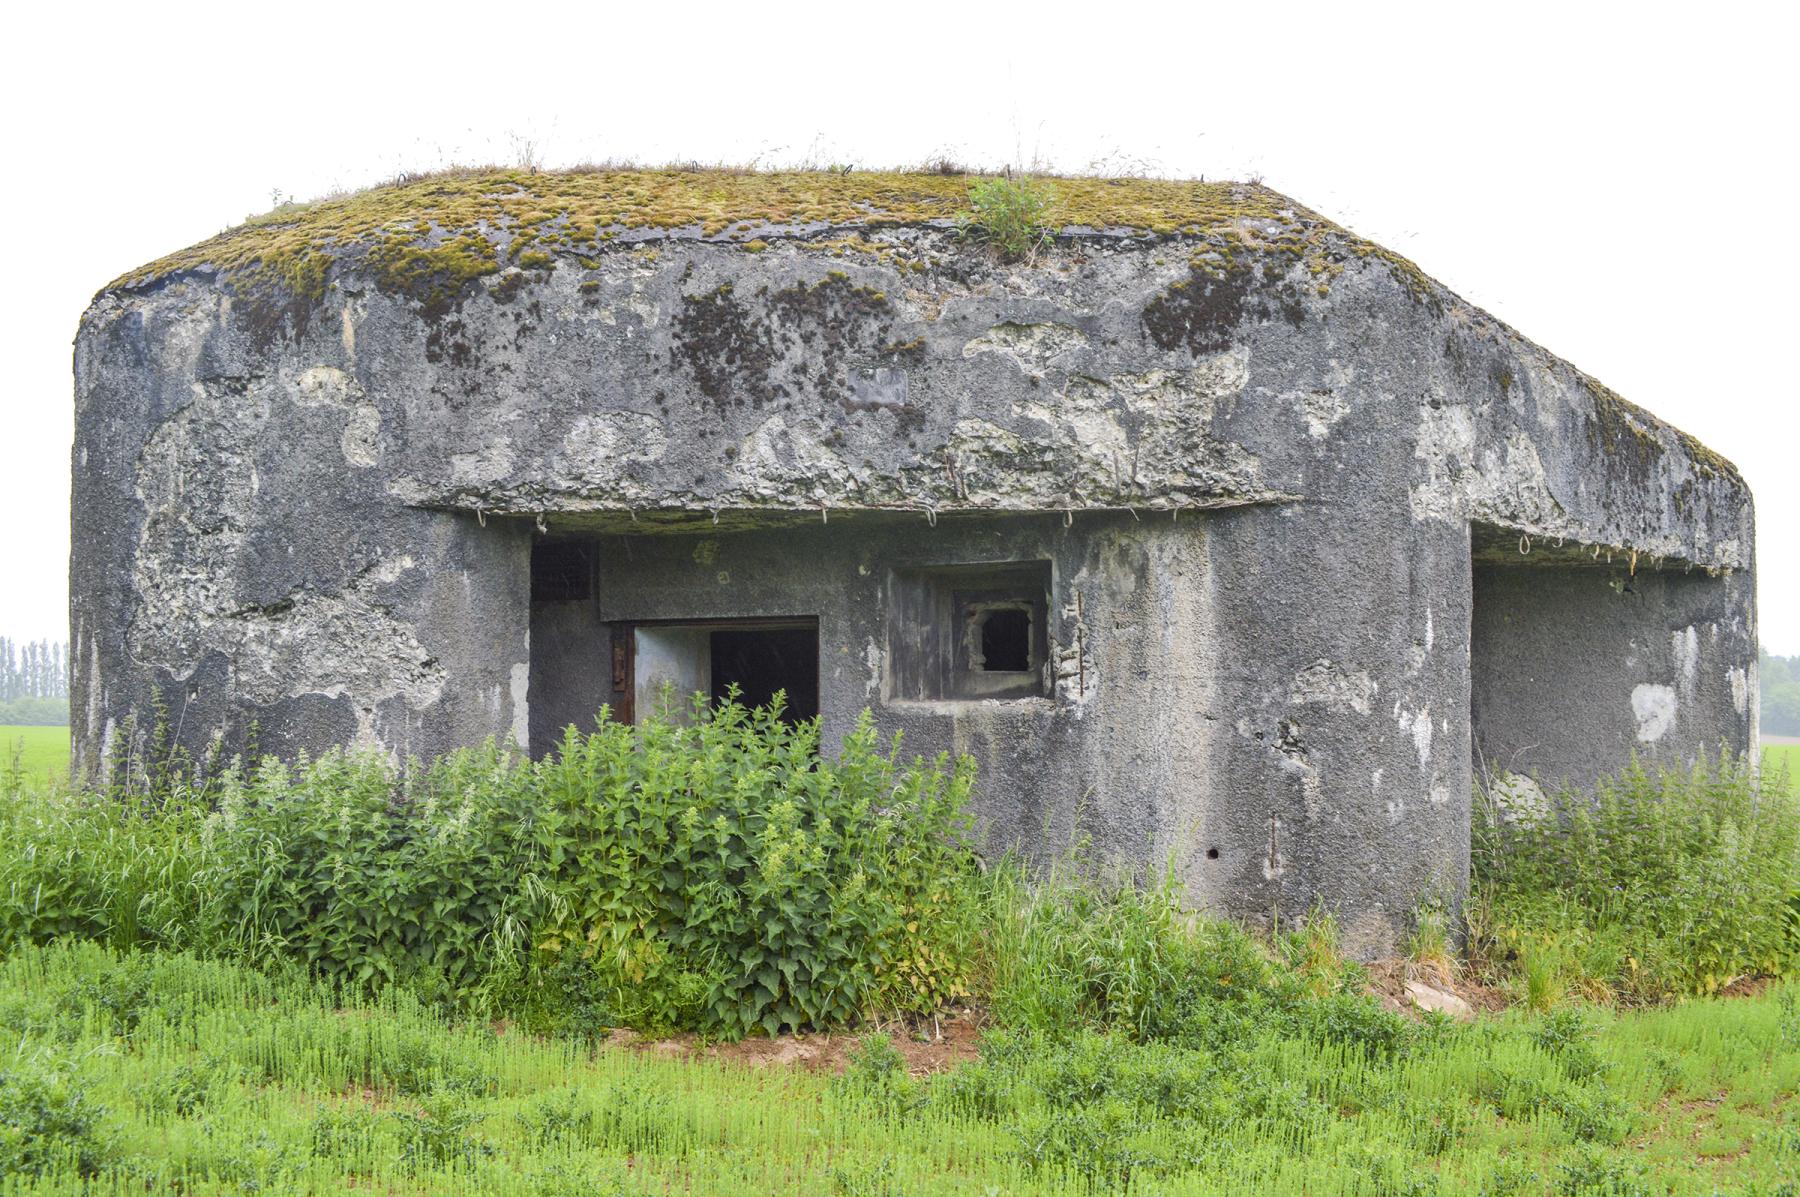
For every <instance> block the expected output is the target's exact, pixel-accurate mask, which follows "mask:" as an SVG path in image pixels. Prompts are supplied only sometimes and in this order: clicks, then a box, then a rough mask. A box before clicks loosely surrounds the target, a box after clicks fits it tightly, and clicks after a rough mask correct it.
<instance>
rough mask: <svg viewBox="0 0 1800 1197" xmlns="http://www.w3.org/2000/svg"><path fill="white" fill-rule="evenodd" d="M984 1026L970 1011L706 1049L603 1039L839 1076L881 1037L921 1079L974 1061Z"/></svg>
mask: <svg viewBox="0 0 1800 1197" xmlns="http://www.w3.org/2000/svg"><path fill="white" fill-rule="evenodd" d="M985 1021H986V1020H985V1018H984V1017H983V1014H982V1012H981V1011H979V1010H977V1009H974V1008H972V1007H971V1008H966V1009H959V1010H957V1011H954V1012H952V1013H950V1014H947V1015H943V1016H940V1017H938V1018H924V1019H896V1020H893V1021H890V1022H880V1023H872V1024H870V1025H868V1026H865V1027H863V1028H861V1029H859V1030H856V1031H837V1032H831V1033H824V1032H820V1033H817V1034H810V1035H777V1036H774V1037H773V1038H770V1037H767V1036H761V1035H758V1036H754V1037H751V1038H748V1039H743V1040H740V1041H739V1042H737V1043H719V1042H710V1043H709V1042H706V1041H705V1040H702V1039H701V1038H700V1037H699V1036H697V1035H692V1034H683V1035H675V1036H671V1037H669V1038H667V1039H648V1038H645V1037H644V1036H642V1035H639V1034H638V1033H637V1032H635V1031H628V1030H623V1029H621V1030H617V1031H614V1032H613V1033H612V1034H611V1035H610V1036H608V1038H607V1040H606V1047H607V1048H609V1049H612V1050H621V1051H634V1052H642V1053H644V1054H646V1055H656V1056H665V1057H671V1058H674V1059H682V1060H714V1061H719V1062H722V1063H728V1064H741V1065H744V1066H745V1067H749V1068H768V1067H772V1066H775V1067H783V1068H804V1069H806V1070H807V1071H808V1072H822V1073H839V1072H842V1071H843V1070H844V1068H845V1066H846V1065H847V1064H848V1063H849V1059H850V1053H851V1052H853V1051H854V1050H856V1047H857V1045H858V1044H859V1043H860V1042H861V1041H862V1039H863V1037H864V1036H865V1035H876V1034H885V1035H887V1036H888V1037H889V1038H890V1039H891V1040H892V1041H893V1044H894V1048H895V1050H896V1051H898V1052H899V1053H900V1054H901V1056H903V1057H904V1058H905V1060H906V1071H907V1072H908V1073H909V1074H911V1075H912V1076H915V1077H921V1076H930V1075H932V1074H934V1073H939V1072H948V1071H950V1070H951V1069H952V1068H955V1067H956V1066H957V1065H959V1064H965V1063H967V1062H968V1061H970V1060H973V1059H975V1057H976V1056H977V1055H978V1054H980V1053H979V1050H978V1039H979V1037H980V1034H981V1027H982V1026H983V1025H984V1023H985Z"/></svg>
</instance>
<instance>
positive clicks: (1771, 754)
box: [1763, 744, 1800, 781]
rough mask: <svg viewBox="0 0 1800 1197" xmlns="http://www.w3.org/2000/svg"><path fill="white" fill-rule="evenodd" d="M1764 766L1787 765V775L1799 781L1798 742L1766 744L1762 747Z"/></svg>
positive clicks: (1799, 754) (1799, 759)
mask: <svg viewBox="0 0 1800 1197" xmlns="http://www.w3.org/2000/svg"><path fill="white" fill-rule="evenodd" d="M1763 761H1764V765H1765V767H1766V768H1771V769H1772V768H1778V767H1780V766H1781V765H1782V764H1786V765H1787V771H1788V776H1789V777H1791V778H1793V779H1794V780H1795V781H1800V744H1768V745H1765V746H1764V747H1763Z"/></svg>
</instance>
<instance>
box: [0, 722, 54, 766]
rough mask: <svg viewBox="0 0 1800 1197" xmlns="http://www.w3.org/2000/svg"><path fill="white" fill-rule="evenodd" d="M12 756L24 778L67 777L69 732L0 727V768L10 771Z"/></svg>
mask: <svg viewBox="0 0 1800 1197" xmlns="http://www.w3.org/2000/svg"><path fill="white" fill-rule="evenodd" d="M15 756H17V758H18V761H19V768H20V769H21V770H22V771H23V772H24V773H25V775H26V776H27V777H32V778H42V777H47V776H55V777H59V778H60V777H64V776H67V774H68V772H69V729H68V728H66V727H19V726H16V725H4V726H0V769H8V768H11V767H12V763H13V758H14V757H15Z"/></svg>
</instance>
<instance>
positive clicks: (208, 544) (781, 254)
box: [70, 171, 1756, 955]
mask: <svg viewBox="0 0 1800 1197" xmlns="http://www.w3.org/2000/svg"><path fill="white" fill-rule="evenodd" d="M969 182H970V180H968V179H967V178H957V177H953V176H935V175H907V174H898V175H895V174H882V173H879V172H863V171H855V172H850V173H848V174H843V175H837V174H813V173H806V172H781V173H770V174H755V173H751V174H743V175H735V174H719V173H710V172H704V171H694V172H690V171H640V172H634V171H596V172H591V173H582V172H574V173H568V174H557V175H544V176H540V175H534V174H531V173H529V172H519V171H505V172H494V173H481V172H476V173H471V174H467V175H461V174H459V175H454V176H448V177H441V178H429V179H419V180H411V181H407V182H404V183H400V184H396V185H394V186H391V187H386V188H380V189H377V190H375V191H373V192H370V193H366V194H362V195H352V196H345V197H340V198H338V199H333V200H329V201H325V202H322V203H319V204H316V205H311V206H304V207H298V208H294V209H284V210H283V212H282V213H280V214H277V216H276V217H273V218H270V219H266V220H259V221H255V222H251V223H250V224H247V225H246V226H244V227H243V228H241V229H237V230H234V231H232V232H229V233H226V234H224V235H222V236H220V237H216V238H213V239H211V240H209V241H208V242H206V243H204V244H202V245H199V246H196V247H194V248H192V249H190V250H185V251H182V252H180V253H177V254H175V255H172V256H171V257H169V258H167V259H165V260H163V261H161V262H157V263H153V264H151V265H149V266H146V267H144V268H142V269H140V270H136V271H133V272H131V273H130V274H128V275H126V276H124V277H122V278H120V279H119V280H117V281H116V282H114V283H113V284H111V285H110V286H108V287H107V288H106V289H105V290H103V291H102V292H101V293H100V294H99V295H98V296H96V297H95V299H94V302H93V304H92V306H91V307H90V308H89V310H88V312H87V313H86V315H85V317H84V319H83V321H82V326H81V330H80V334H79V336H78V338H77V342H76V361H75V376H76V413H75V444H74V455H73V458H72V461H71V468H72V472H73V482H74V527H73V532H74V535H73V551H72V554H71V558H70V593H71V611H70V614H71V633H72V641H73V643H72V657H73V659H74V660H75V661H77V662H79V665H78V666H77V667H76V668H75V669H74V670H73V671H72V672H73V673H74V677H73V679H72V683H73V685H72V689H73V695H72V709H73V712H74V727H73V733H74V745H75V758H76V767H77V769H78V771H79V772H81V773H82V774H84V775H87V776H95V775H98V774H99V773H100V772H101V771H102V770H103V768H104V766H105V761H106V758H107V756H108V755H109V754H112V753H117V752H118V751H120V750H121V748H122V747H123V741H125V740H126V739H127V738H128V737H131V736H134V735H141V734H142V731H143V729H147V728H149V727H150V726H151V725H152V724H153V722H154V710H155V709H156V708H157V706H158V704H159V702H160V703H161V704H163V705H165V706H167V707H169V708H170V709H179V710H180V711H181V712H182V714H181V718H180V722H179V727H178V728H177V729H175V731H176V735H177V737H178V739H179V740H180V741H181V743H182V746H183V747H185V748H186V749H187V751H188V753H189V755H190V757H191V758H192V759H194V760H204V759H209V758H211V757H213V756H214V755H215V754H214V753H213V751H212V746H213V745H215V744H216V745H218V746H219V747H220V748H221V749H223V750H224V751H225V752H226V753H229V752H231V751H234V750H237V749H239V748H242V747H243V746H244V745H245V744H246V743H247V742H248V741H249V738H250V731H251V729H252V728H257V729H259V743H260V744H261V745H262V746H264V747H265V748H270V747H272V748H274V749H275V750H276V751H278V752H280V753H283V754H290V755H291V754H295V753H299V752H308V753H317V752H320V751H323V750H325V749H328V748H330V747H333V746H335V745H344V744H351V745H358V746H362V747H366V748H369V749H373V750H377V751H381V752H385V753H388V754H391V755H394V756H407V755H414V754H418V755H428V754H432V753H438V752H442V751H446V750H448V749H451V748H454V747H457V746H459V745H464V744H469V743H476V742H479V741H481V740H482V739H484V738H487V737H495V738H499V739H504V740H506V741H509V742H511V743H513V744H516V745H518V746H519V747H520V748H521V749H528V750H530V751H532V752H537V753H542V752H548V751H554V746H555V745H556V743H557V741H558V740H559V738H560V737H561V735H562V734H563V729H565V728H566V727H568V726H570V725H575V726H578V727H587V726H589V725H591V723H592V721H593V719H594V717H595V714H596V712H597V711H598V710H599V709H600V708H601V707H602V706H607V707H609V708H610V710H611V711H612V713H613V714H614V715H615V717H622V718H630V717H634V716H635V715H637V714H638V713H640V711H641V709H642V708H643V705H644V703H645V702H646V701H647V700H648V698H649V696H650V694H652V693H653V692H654V690H655V686H654V685H653V683H654V682H655V681H656V679H659V678H666V679H668V680H669V681H671V682H672V683H674V684H676V685H677V687H678V689H681V690H686V689H689V688H692V689H695V690H698V691H699V692H701V693H704V694H707V695H709V696H710V695H713V694H715V693H717V692H719V690H720V689H721V688H722V687H724V686H728V685H729V684H731V683H732V682H736V683H737V684H738V685H740V686H742V687H743V688H744V690H745V694H746V697H750V698H752V699H753V700H756V699H758V698H760V697H761V696H763V695H765V694H766V693H770V692H772V691H773V690H774V689H776V688H781V689H784V690H785V691H786V692H787V694H788V700H789V703H790V709H791V710H792V711H793V712H794V713H795V714H796V715H799V714H801V713H803V712H812V711H816V712H817V715H818V718H819V720H820V726H821V739H822V745H823V749H824V750H825V751H827V752H829V751H833V750H834V748H835V746H836V745H837V744H838V743H839V742H841V740H842V738H843V737H844V736H845V735H846V734H848V733H849V731H850V730H851V729H852V728H853V727H854V726H855V721H856V720H857V718H858V717H859V715H860V714H861V712H863V711H864V710H867V711H869V712H870V714H871V716H872V718H873V719H874V720H875V722H876V724H877V726H878V728H879V729H880V730H881V732H882V733H883V734H884V735H891V734H895V733H899V734H902V735H903V736H904V737H905V745H906V749H907V751H911V752H920V753H925V754H935V753H938V752H947V753H959V754H960V753H966V754H969V755H971V756H973V757H974V758H976V760H977V762H978V765H979V771H980V782H979V786H978V790H977V793H976V797H975V807H976V809H975V813H976V815H977V818H978V822H979V824H980V827H981V831H982V834H983V835H984V836H985V837H986V838H987V840H988V841H989V844H990V846H991V847H992V848H994V849H995V850H1001V849H1004V848H1008V847H1018V848H1020V849H1022V850H1024V851H1026V852H1028V853H1042V854H1045V855H1053V854H1055V853H1056V852H1058V851H1060V849H1061V848H1062V847H1064V846H1066V845H1067V844H1068V843H1069V842H1070V838H1071V837H1072V836H1078V835H1079V836H1085V837H1087V838H1088V839H1089V840H1090V841H1091V842H1092V843H1093V845H1094V846H1095V849H1096V851H1098V852H1099V853H1101V854H1104V855H1107V856H1110V857H1113V858H1116V859H1118V860H1121V861H1126V862H1137V863H1140V864H1157V865H1160V864H1161V863H1163V862H1166V861H1171V860H1172V861H1174V862H1175V866H1176V868H1177V869H1178V870H1179V873H1180V876H1181V879H1182V881H1183V883H1184V884H1185V886H1186V892H1187V895H1188V898H1189V900H1190V901H1191V902H1192V903H1193V904H1195V905H1196V906H1205V907H1209V908H1211V909H1214V910H1217V911H1220V912H1224V913H1229V914H1234V915H1238V916H1240V917H1244V918H1250V919H1259V918H1269V917H1272V916H1271V913H1270V912H1276V911H1279V912H1298V911H1303V910H1306V909H1309V908H1311V907H1312V906H1313V905H1314V904H1316V903H1323V904H1325V905H1326V906H1328V907H1330V908H1332V909H1333V910H1335V911H1337V912H1338V913H1339V915H1340V916H1341V919H1342V923H1343V926H1344V929H1345V943H1346V946H1347V947H1348V948H1349V949H1350V950H1352V951H1354V952H1357V953H1359V954H1362V955H1373V954H1378V953H1381V952H1384V951H1390V950H1392V949H1393V948H1394V947H1395V946H1396V945H1398V944H1399V943H1401V942H1403V941H1404V937H1405V935H1406V932H1407V929H1408V927H1407V924H1408V920H1409V919H1410V917H1411V912H1412V911H1413V910H1414V909H1415V908H1416V906H1417V905H1418V903H1419V902H1420V900H1421V898H1422V897H1424V896H1429V897H1430V898H1431V899H1432V900H1445V901H1448V902H1449V903H1450V904H1452V905H1454V904H1455V902H1456V901H1457V899H1458V898H1459V897H1460V895H1461V893H1462V890H1463V887H1464V885H1465V884H1466V876H1467V867H1468V843H1469V830H1470V785H1471V763H1470V758H1471V746H1473V747H1474V749H1475V750H1476V751H1478V752H1479V753H1480V754H1481V755H1482V756H1483V757H1484V758H1486V759H1487V760H1489V761H1490V762H1494V763H1500V764H1506V765H1510V766H1512V767H1515V768H1520V767H1522V768H1526V769H1533V770H1537V771H1539V772H1540V773H1541V774H1543V775H1544V776H1545V778H1546V780H1551V779H1554V778H1556V777H1567V778H1569V779H1572V780H1576V781H1582V780H1588V779H1591V778H1592V777H1594V776H1596V775H1598V774H1600V773H1604V772H1607V771H1610V770H1613V769H1616V768H1618V767H1619V766H1621V765H1623V764H1624V763H1625V761H1626V760H1627V759H1628V758H1629V756H1630V754H1631V753H1632V752H1633V751H1638V752H1640V753H1644V754H1647V755H1653V756H1657V757H1660V758H1664V759H1670V760H1684V759H1687V758H1689V757H1691V756H1692V755H1693V754H1694V753H1696V752H1698V751H1700V750H1701V749H1702V748H1703V747H1704V748H1710V747H1716V746H1717V745H1718V744H1720V743H1724V744H1726V745H1727V746H1728V747H1731V748H1734V749H1743V748H1747V747H1750V746H1751V745H1752V743H1753V731H1752V727H1753V723H1754V715H1755V701H1756V695H1755V660H1756V645H1755V632H1756V628H1755V597H1754V566H1755V554H1754V533H1753V520H1752V513H1751V504H1750V496H1749V492H1748V489H1747V488H1746V487H1745V485H1744V483H1743V480H1742V478H1741V477H1739V475H1738V474H1737V472H1736V471H1735V470H1734V469H1733V468H1732V466H1731V465H1730V463H1729V462H1726V461H1724V460H1723V459H1721V458H1719V457H1718V456H1717V455H1716V454H1714V453H1712V452H1710V451H1709V450H1707V449H1706V448H1705V447H1704V446H1702V445H1700V444H1699V443H1698V442H1696V441H1694V440H1693V438H1691V437H1688V436H1686V435H1684V434H1683V433H1681V432H1680V431H1679V430H1677V429H1674V428H1672V427H1670V426H1669V425H1667V424H1666V423H1663V422H1662V421H1660V420H1657V419H1656V418H1655V417H1654V416H1651V415H1650V414H1649V413H1647V412H1644V411H1642V410H1641V409H1638V408H1636V407H1634V406H1632V405H1631V404H1630V403H1628V402H1626V401H1625V400H1624V399H1623V398H1621V397H1620V396H1618V395H1616V394H1614V393H1613V392H1611V391H1610V390H1608V389H1607V388H1606V387H1604V386H1603V385H1601V384H1600V383H1599V382H1597V381H1596V380H1594V379H1593V378H1591V377H1589V376H1587V375H1586V374H1583V373H1582V372H1581V371H1579V370H1577V369H1575V368H1574V367H1573V366H1571V365H1569V364H1568V363H1566V362H1563V361H1560V360H1558V359H1556V358H1554V357H1553V356H1551V355H1550V354H1548V353H1546V352H1545V351H1544V350H1542V349H1540V348H1539V347H1537V346H1535V345H1533V344H1531V343H1530V342H1528V341H1526V340H1524V339H1523V338H1522V337H1520V336H1519V335H1518V334H1516V333H1515V332H1513V330H1511V329H1509V328H1507V327H1506V326H1505V325H1503V324H1501V323H1500V322H1499V321H1497V320H1494V319H1493V318H1492V317H1490V316H1488V315H1486V314H1485V313H1483V312H1481V311H1479V310H1477V309H1475V308H1473V307H1471V306H1470V305H1469V304H1467V303H1465V302H1464V301H1463V300H1461V299H1459V298H1458V297H1457V296H1455V295H1454V294H1452V293H1450V292H1449V291H1447V290H1445V289H1444V288H1443V287H1441V286H1439V285H1438V284H1437V283H1435V282H1433V281H1432V280H1431V279H1429V278H1428V277H1426V276H1425V275H1424V274H1422V273H1421V272H1420V271H1419V270H1418V269H1417V267H1415V266H1413V264H1412V263H1410V262H1407V261H1405V260H1404V259H1402V258H1400V257H1398V256H1397V255H1394V254H1392V253H1390V252H1388V251H1386V250H1384V249H1382V248H1381V247H1379V246H1375V245H1372V244H1370V243H1369V242H1367V241H1364V240H1362V239H1360V238H1358V237H1356V236H1355V235H1354V234H1352V233H1350V232H1348V231H1347V230H1345V229H1343V228H1341V227H1339V226H1337V225H1335V224H1333V223H1332V222H1331V221H1329V220H1327V219H1325V218H1323V217H1321V216H1320V215H1318V214H1317V213H1314V212H1311V211H1309V210H1308V209H1306V208H1305V207H1304V206H1302V205H1300V204H1298V203H1295V202H1294V201H1293V200H1291V199H1289V198H1287V197H1285V196H1281V195H1278V194H1276V193H1274V192H1272V191H1269V190H1268V189H1266V188H1263V187H1260V186H1256V185H1247V184H1236V183H1203V182H1194V181H1167V180H1145V179H1116V180H1104V179H1066V180H1060V181H1059V182H1058V183H1057V186H1056V195H1057V198H1056V200H1055V203H1054V207H1053V210H1052V211H1051V213H1050V217H1049V218H1050V220H1051V222H1052V224H1053V225H1054V228H1053V229H1052V230H1051V236H1050V239H1049V241H1048V242H1047V243H1046V245H1045V247H1044V248H1043V250H1042V251H1041V252H1040V253H1039V254H1038V255H1037V256H1036V258H1034V259H1033V260H1032V261H1031V262H1027V263H1001V262H998V261H996V260H995V259H994V258H993V256H992V255H991V254H990V253H989V252H988V250H987V249H985V248H984V247H983V246H982V245H980V244H979V243H978V242H976V241H973V240H971V239H969V238H966V237H962V236H959V235H958V233H957V230H956V227H955V225H956V222H957V220H958V218H959V216H961V215H963V214H965V213H966V211H967V204H968V192H969ZM1472 529H1473V531H1472ZM1522 538H1526V539H1529V540H1530V542H1531V543H1532V545H1533V547H1532V551H1531V552H1530V554H1529V555H1528V557H1526V558H1523V559H1522V560H1523V562H1524V563H1523V564H1520V563H1519V561H1520V560H1521V554H1520V553H1519V551H1518V545H1519V543H1520V541H1521V539H1522ZM1508 554H1510V556H1508ZM1609 554H1610V560H1611V564H1610V565H1608V564H1607V560H1608V556H1609ZM1634 560H1635V569H1634V568H1633V561H1634ZM809 680H810V682H811V686H810V689H809V687H808V685H807V683H808V681H809ZM171 696H175V697H174V701H170V697H171ZM134 728H135V729H139V730H138V731H133V730H132V729H134Z"/></svg>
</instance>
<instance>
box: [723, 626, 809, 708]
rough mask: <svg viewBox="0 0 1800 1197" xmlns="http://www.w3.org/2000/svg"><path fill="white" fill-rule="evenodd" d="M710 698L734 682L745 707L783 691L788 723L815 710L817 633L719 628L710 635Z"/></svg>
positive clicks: (763, 703) (762, 702) (765, 703)
mask: <svg viewBox="0 0 1800 1197" xmlns="http://www.w3.org/2000/svg"><path fill="white" fill-rule="evenodd" d="M711 650H712V697H713V701H714V702H719V701H722V700H723V699H724V698H725V695H726V693H727V692H728V691H729V690H730V688H731V687H732V686H736V687H737V688H738V691H739V695H738V701H739V702H741V703H743V704H744V705H745V706H747V707H764V706H768V705H769V703H770V702H771V701H773V700H774V698H775V692H776V691H778V690H780V691H785V692H786V696H787V701H786V705H785V706H784V707H783V708H782V713H781V717H782V719H783V721H785V722H787V723H798V722H800V721H801V720H803V719H814V718H817V717H818V714H819V634H818V632H817V631H816V630H814V629H812V628H722V629H720V630H718V631H716V632H714V633H713V634H712V637H711Z"/></svg>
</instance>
